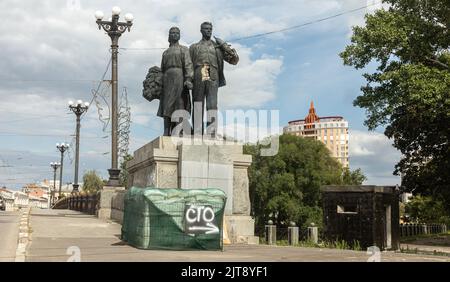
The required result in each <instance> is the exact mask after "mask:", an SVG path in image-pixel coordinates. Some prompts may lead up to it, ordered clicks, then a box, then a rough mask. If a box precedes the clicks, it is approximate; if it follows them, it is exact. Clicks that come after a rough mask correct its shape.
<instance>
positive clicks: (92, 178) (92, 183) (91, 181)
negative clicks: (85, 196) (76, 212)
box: [83, 170, 103, 193]
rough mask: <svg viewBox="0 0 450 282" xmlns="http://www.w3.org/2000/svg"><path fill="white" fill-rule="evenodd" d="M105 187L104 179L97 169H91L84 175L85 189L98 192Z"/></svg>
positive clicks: (89, 191)
mask: <svg viewBox="0 0 450 282" xmlns="http://www.w3.org/2000/svg"><path fill="white" fill-rule="evenodd" d="M102 188H103V180H102V179H101V177H100V176H98V175H97V172H96V171H95V170H90V171H88V172H86V173H85V174H84V175H83V191H84V192H87V193H97V192H98V191H100V190H101V189H102Z"/></svg>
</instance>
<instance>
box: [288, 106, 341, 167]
mask: <svg viewBox="0 0 450 282" xmlns="http://www.w3.org/2000/svg"><path fill="white" fill-rule="evenodd" d="M283 131H284V133H285V134H292V135H296V136H301V137H304V138H311V139H314V140H318V141H321V142H322V143H324V144H325V145H326V146H327V148H328V149H329V150H330V152H331V154H332V156H333V157H334V158H336V159H337V160H338V161H339V162H340V163H341V164H342V165H343V166H344V167H349V154H348V145H349V144H348V141H349V134H348V122H347V121H346V120H344V118H343V117H340V116H329V117H319V116H318V115H317V114H316V110H315V108H314V103H313V102H311V107H310V109H309V114H308V115H307V116H306V118H305V119H302V120H294V121H291V122H289V125H288V126H286V127H285V128H284V130H283Z"/></svg>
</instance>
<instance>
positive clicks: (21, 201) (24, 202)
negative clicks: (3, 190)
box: [14, 191, 29, 208]
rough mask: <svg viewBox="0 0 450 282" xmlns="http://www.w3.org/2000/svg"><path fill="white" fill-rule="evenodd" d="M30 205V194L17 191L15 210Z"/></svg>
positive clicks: (15, 193) (15, 194)
mask: <svg viewBox="0 0 450 282" xmlns="http://www.w3.org/2000/svg"><path fill="white" fill-rule="evenodd" d="M28 204H29V198H28V194H26V193H23V192H20V191H16V192H14V207H15V208H26V207H28Z"/></svg>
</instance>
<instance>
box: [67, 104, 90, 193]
mask: <svg viewBox="0 0 450 282" xmlns="http://www.w3.org/2000/svg"><path fill="white" fill-rule="evenodd" d="M69 109H70V110H71V111H72V112H73V113H74V114H75V115H76V116H77V132H76V145H75V179H74V181H73V190H72V193H77V192H78V187H80V185H79V184H78V166H79V160H80V128H81V116H82V115H83V114H84V113H85V112H86V111H87V110H88V109H89V103H88V102H86V103H84V104H83V101H81V100H78V101H77V103H76V104H75V103H74V102H72V101H69Z"/></svg>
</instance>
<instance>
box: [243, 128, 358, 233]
mask: <svg viewBox="0 0 450 282" xmlns="http://www.w3.org/2000/svg"><path fill="white" fill-rule="evenodd" d="M261 147H262V145H261V144H257V145H246V146H245V148H244V150H245V153H246V154H251V155H252V156H253V163H252V165H251V167H250V169H249V181H250V200H251V203H252V214H253V216H254V217H255V220H256V224H257V225H258V226H259V227H263V226H264V224H266V223H267V221H268V220H269V219H272V220H275V221H276V223H277V224H281V225H283V224H284V225H288V224H289V222H290V221H294V222H295V223H297V224H298V225H299V226H306V225H308V224H310V223H312V222H314V223H315V224H317V225H319V226H320V225H321V222H322V209H321V203H320V200H321V194H320V187H321V186H322V185H333V184H343V179H342V174H343V169H342V167H341V165H340V163H339V162H337V161H336V160H335V159H334V158H333V157H332V156H331V154H330V151H329V150H328V149H327V148H326V147H325V145H324V144H322V143H321V142H318V141H315V140H310V139H305V138H301V137H297V136H292V135H282V136H280V148H279V152H278V154H277V155H276V156H274V157H264V156H261V155H260V154H259V152H260V150H261ZM348 174H349V175H351V176H353V177H354V178H355V179H356V180H360V179H361V177H360V175H361V172H360V170H359V171H358V172H356V173H352V172H348ZM350 178H351V177H350ZM349 184H356V183H355V182H353V183H349ZM275 215H277V217H276V218H275Z"/></svg>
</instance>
